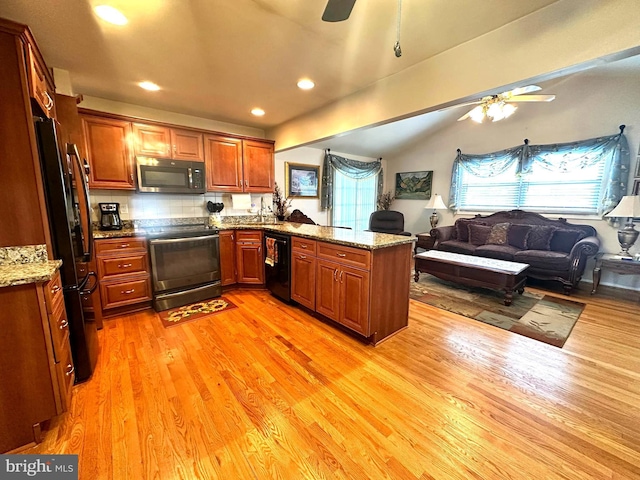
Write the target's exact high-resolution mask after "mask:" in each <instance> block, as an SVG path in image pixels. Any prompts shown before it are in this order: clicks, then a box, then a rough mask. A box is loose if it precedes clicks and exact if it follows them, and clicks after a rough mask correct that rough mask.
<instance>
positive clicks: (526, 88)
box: [502, 85, 542, 97]
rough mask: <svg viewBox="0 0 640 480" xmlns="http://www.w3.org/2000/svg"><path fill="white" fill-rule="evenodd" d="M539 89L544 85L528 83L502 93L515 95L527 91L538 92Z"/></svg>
mask: <svg viewBox="0 0 640 480" xmlns="http://www.w3.org/2000/svg"><path fill="white" fill-rule="evenodd" d="M538 90H542V87H539V86H538V85H527V86H524V87H518V88H514V89H513V90H509V91H508V92H504V93H503V94H502V95H509V96H512V97H514V96H516V95H524V94H525V93H531V92H537V91H538Z"/></svg>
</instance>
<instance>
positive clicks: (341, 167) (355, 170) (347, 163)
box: [320, 150, 383, 210]
mask: <svg viewBox="0 0 640 480" xmlns="http://www.w3.org/2000/svg"><path fill="white" fill-rule="evenodd" d="M336 170H337V171H339V172H340V173H342V174H343V175H346V176H347V177H350V178H353V179H357V180H360V179H364V178H369V177H371V176H373V175H378V192H381V191H382V187H383V185H382V182H383V175H382V159H378V160H376V161H373V162H360V161H358V160H351V159H349V158H344V157H340V156H338V155H333V154H331V152H330V151H329V150H327V151H326V152H325V155H324V163H323V166H322V183H321V187H320V209H321V210H327V209H330V208H331V207H333V176H334V174H335V171H336Z"/></svg>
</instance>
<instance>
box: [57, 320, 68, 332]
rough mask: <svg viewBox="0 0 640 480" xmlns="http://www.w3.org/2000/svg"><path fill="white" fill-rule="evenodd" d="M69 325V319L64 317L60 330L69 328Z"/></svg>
mask: <svg viewBox="0 0 640 480" xmlns="http://www.w3.org/2000/svg"><path fill="white" fill-rule="evenodd" d="M68 326H69V322H68V321H67V319H66V318H63V319H62V321H61V322H60V327H59V328H60V330H64V329H65V328H67V327H68Z"/></svg>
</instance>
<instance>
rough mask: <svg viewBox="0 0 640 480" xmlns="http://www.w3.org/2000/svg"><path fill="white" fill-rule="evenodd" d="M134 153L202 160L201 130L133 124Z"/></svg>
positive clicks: (175, 158) (176, 158)
mask: <svg viewBox="0 0 640 480" xmlns="http://www.w3.org/2000/svg"><path fill="white" fill-rule="evenodd" d="M133 136H134V151H135V154H136V155H142V156H150V157H162V158H171V159H174V160H193V161H204V145H203V137H204V135H203V134H202V133H201V132H198V131H195V130H189V129H177V128H169V127H165V126H162V125H150V124H145V123H134V124H133Z"/></svg>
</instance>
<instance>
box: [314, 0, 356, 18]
mask: <svg viewBox="0 0 640 480" xmlns="http://www.w3.org/2000/svg"><path fill="white" fill-rule="evenodd" d="M355 3H356V0H329V1H328V2H327V6H326V7H325V9H324V13H323V14H322V20H324V21H325V22H342V21H344V20H346V19H347V18H349V15H351V10H353V5H354V4H355Z"/></svg>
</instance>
